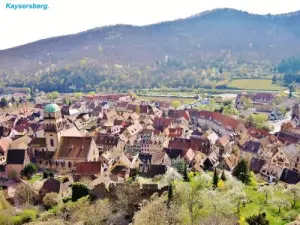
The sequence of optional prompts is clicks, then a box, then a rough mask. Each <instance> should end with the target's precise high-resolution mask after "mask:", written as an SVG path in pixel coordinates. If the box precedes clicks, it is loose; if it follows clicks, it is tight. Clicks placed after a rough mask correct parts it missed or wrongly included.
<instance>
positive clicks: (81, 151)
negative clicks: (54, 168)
mask: <svg viewBox="0 0 300 225" xmlns="http://www.w3.org/2000/svg"><path fill="white" fill-rule="evenodd" d="M93 141H94V140H93V138H92V137H61V141H60V144H59V147H58V149H57V151H56V152H55V154H54V158H69V159H86V158H87V156H88V153H89V150H90V148H91V144H92V142H93Z"/></svg>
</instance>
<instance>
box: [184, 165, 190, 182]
mask: <svg viewBox="0 0 300 225" xmlns="http://www.w3.org/2000/svg"><path fill="white" fill-rule="evenodd" d="M183 180H184V181H186V182H189V181H190V179H189V175H188V170H187V165H186V163H185V164H184V172H183Z"/></svg>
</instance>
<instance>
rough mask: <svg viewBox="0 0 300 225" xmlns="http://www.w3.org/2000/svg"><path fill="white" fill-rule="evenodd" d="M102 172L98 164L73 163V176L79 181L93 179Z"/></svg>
mask: <svg viewBox="0 0 300 225" xmlns="http://www.w3.org/2000/svg"><path fill="white" fill-rule="evenodd" d="M101 172H103V167H102V166H101V163H100V162H79V163H75V171H74V173H73V174H74V176H75V177H76V178H77V180H79V179H80V178H82V177H94V176H95V175H99V174H100V173H101Z"/></svg>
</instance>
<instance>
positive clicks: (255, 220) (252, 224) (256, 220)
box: [246, 213, 270, 225]
mask: <svg viewBox="0 0 300 225" xmlns="http://www.w3.org/2000/svg"><path fill="white" fill-rule="evenodd" d="M246 222H247V223H248V224H249V225H269V224H270V222H269V220H267V218H266V214H265V213H260V214H258V215H253V216H249V217H248V218H246Z"/></svg>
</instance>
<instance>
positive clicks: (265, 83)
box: [228, 79, 283, 91]
mask: <svg viewBox="0 0 300 225" xmlns="http://www.w3.org/2000/svg"><path fill="white" fill-rule="evenodd" d="M228 87H229V88H236V89H242V90H266V91H279V90H282V89H283V87H281V86H279V85H276V84H272V80H266V79H237V80H232V81H231V82H230V83H229V84H228Z"/></svg>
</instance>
